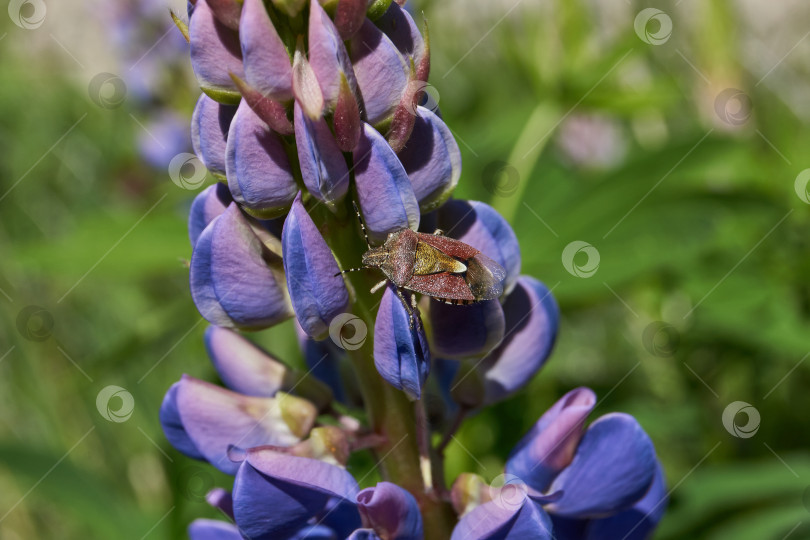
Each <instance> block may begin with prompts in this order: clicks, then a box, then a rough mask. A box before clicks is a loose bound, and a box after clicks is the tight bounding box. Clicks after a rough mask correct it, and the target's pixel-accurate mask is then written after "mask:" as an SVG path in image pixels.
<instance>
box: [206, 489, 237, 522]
mask: <svg viewBox="0 0 810 540" xmlns="http://www.w3.org/2000/svg"><path fill="white" fill-rule="evenodd" d="M205 502H207V503H208V504H210V505H211V506H213V507H214V508H216V509H217V510H219V511H220V512H222V513H223V514H225V515H226V516H228V518H230V519H231V520H233V497H231V492H230V491H228V490H226V489H222V488H214V489H212V490H211V491H209V492H208V493H206V494H205Z"/></svg>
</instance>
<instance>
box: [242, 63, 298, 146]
mask: <svg viewBox="0 0 810 540" xmlns="http://www.w3.org/2000/svg"><path fill="white" fill-rule="evenodd" d="M231 79H233V82H234V83H235V84H236V88H237V89H238V90H239V93H240V94H242V97H243V98H244V99H245V101H246V102H247V104H248V105H249V106H250V108H251V109H253V112H254V113H256V115H257V116H258V117H259V118H261V119H262V121H263V122H264V123H265V124H267V125H268V126H270V129H272V130H273V131H275V132H276V133H279V134H281V135H292V133H293V125H292V122H290V119H289V118H287V110H286V109H285V108H284V105H282V104H281V103H279V102H278V101H276V100H274V99H272V98H270V97H268V96H265V95H262V93H261V92H259V91H258V90H257V89H255V88H253V87H252V86H250V85H249V84H248V83H247V82H245V81H243V80H242V79H240V78H239V77H237V76H236V75H234V74H233V73H231Z"/></svg>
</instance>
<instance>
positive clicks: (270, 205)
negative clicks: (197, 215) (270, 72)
mask: <svg viewBox="0 0 810 540" xmlns="http://www.w3.org/2000/svg"><path fill="white" fill-rule="evenodd" d="M225 173H226V176H227V178H228V187H229V188H230V190H231V195H233V198H234V200H235V201H236V202H238V203H239V204H240V205H241V206H242V207H243V208H244V209H245V210H246V211H248V212H250V213H251V214H252V215H254V216H256V217H261V218H271V217H278V216H280V215H284V213H286V210H288V209H289V207H290V206H291V205H292V201H293V199H294V198H295V196H296V194H297V193H298V185H297V184H296V183H295V178H294V177H293V173H292V168H291V166H290V162H289V160H288V159H287V154H286V151H285V150H284V143H283V141H282V140H281V137H279V136H278V135H277V134H276V133H275V132H274V131H273V130H271V129H269V128H268V127H267V125H266V124H265V123H264V122H262V120H261V119H260V118H259V117H258V116H257V115H256V113H255V112H254V111H253V109H251V108H250V106H249V105H248V103H247V101H245V100H243V101H242V103H241V104H240V105H239V107H238V109H237V111H236V114H235V115H234V117H233V121H232V122H231V126H230V129H229V131H228V140H227V143H226V149H225Z"/></svg>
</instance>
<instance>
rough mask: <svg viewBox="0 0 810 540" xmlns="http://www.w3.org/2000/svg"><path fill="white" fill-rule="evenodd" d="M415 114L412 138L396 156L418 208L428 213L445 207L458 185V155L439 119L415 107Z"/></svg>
mask: <svg viewBox="0 0 810 540" xmlns="http://www.w3.org/2000/svg"><path fill="white" fill-rule="evenodd" d="M417 113H418V114H417V117H416V119H415V121H414V125H413V132H411V137H410V139H408V142H407V144H406V145H405V148H403V149H402V150H401V151H400V152H399V154H397V156H398V157H399V160H400V161H401V162H402V165H403V166H404V167H405V171H406V172H407V173H408V178H410V179H411V184H412V185H413V191H414V194H415V195H416V199H417V200H418V201H419V207H420V208H421V210H422V212H429V211H431V210H433V209H434V208H438V207H439V206H440V205H441V204H442V203H444V202H445V201H446V200H447V198H448V197H449V196H450V195H451V194H452V193H453V190H454V189H455V187H456V185H457V184H458V179H459V178H460V177H461V152H460V151H459V148H458V144H456V140H455V138H454V137H453V134H452V133H451V132H450V130H449V129H448V127H447V125H446V124H445V123H444V122H443V121H442V120H441V118H439V117H438V116H437V115H436V114H435V113H433V112H432V111H430V110H429V109H426V108H424V107H417ZM431 232H432V231H431Z"/></svg>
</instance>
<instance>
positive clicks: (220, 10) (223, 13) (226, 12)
mask: <svg viewBox="0 0 810 540" xmlns="http://www.w3.org/2000/svg"><path fill="white" fill-rule="evenodd" d="M207 2H208V6H209V7H210V8H211V11H212V12H213V13H214V16H215V17H216V18H217V20H218V21H219V22H221V23H222V24H224V25H225V26H227V27H228V28H230V29H231V30H238V29H239V18H240V15H241V14H242V2H238V1H237V0H207Z"/></svg>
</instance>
